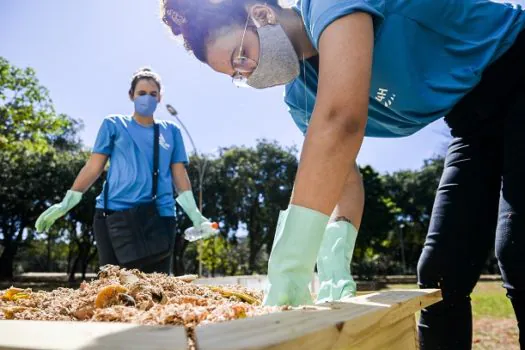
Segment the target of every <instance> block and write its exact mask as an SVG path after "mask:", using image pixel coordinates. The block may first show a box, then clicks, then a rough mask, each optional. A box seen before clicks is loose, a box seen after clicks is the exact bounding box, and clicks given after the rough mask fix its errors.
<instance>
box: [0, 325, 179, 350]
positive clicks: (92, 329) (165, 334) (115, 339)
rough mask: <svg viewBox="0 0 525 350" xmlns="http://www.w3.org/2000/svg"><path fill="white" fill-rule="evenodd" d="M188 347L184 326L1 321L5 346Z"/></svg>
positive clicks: (0, 341) (65, 349)
mask: <svg viewBox="0 0 525 350" xmlns="http://www.w3.org/2000/svg"><path fill="white" fill-rule="evenodd" d="M187 348H188V342H187V338H186V331H185V330H184V328H183V327H175V326H165V327H163V326H141V325H137V324H130V323H110V322H60V321H0V349H2V350H4V349H9V350H15V349H16V350H19V349H31V350H50V349H53V350H77V349H82V350H92V349H108V350H109V349H122V350H125V349H126V350H127V349H137V350H142V349H148V350H149V349H154V350H168V349H169V350H183V349H184V350H185V349H187Z"/></svg>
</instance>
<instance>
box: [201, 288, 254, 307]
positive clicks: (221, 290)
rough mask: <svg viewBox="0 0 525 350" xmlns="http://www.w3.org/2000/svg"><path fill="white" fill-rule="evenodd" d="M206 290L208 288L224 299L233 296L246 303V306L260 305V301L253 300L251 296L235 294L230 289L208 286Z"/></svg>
mask: <svg viewBox="0 0 525 350" xmlns="http://www.w3.org/2000/svg"><path fill="white" fill-rule="evenodd" d="M208 288H210V289H211V290H212V291H214V292H217V293H220V294H221V295H222V296H224V297H231V296H234V297H237V298H239V299H241V300H242V301H245V302H247V303H248V304H255V305H258V304H260V303H261V301H260V300H259V299H257V298H254V297H252V296H251V295H248V294H246V293H241V292H236V291H234V290H230V289H226V288H222V287H217V286H208Z"/></svg>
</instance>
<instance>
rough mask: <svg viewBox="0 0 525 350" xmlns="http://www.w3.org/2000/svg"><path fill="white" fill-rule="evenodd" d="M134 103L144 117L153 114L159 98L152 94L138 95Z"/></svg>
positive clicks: (136, 110)
mask: <svg viewBox="0 0 525 350" xmlns="http://www.w3.org/2000/svg"><path fill="white" fill-rule="evenodd" d="M133 103H134V104H135V112H137V113H138V114H140V115H141V116H143V117H151V116H153V112H155V109H157V98H156V97H154V96H151V95H141V96H137V97H136V98H135V100H134V101H133Z"/></svg>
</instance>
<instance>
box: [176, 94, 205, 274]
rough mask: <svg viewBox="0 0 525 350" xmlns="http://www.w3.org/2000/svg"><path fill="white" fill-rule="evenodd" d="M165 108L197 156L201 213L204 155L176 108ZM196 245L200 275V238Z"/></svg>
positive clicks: (200, 208) (200, 209)
mask: <svg viewBox="0 0 525 350" xmlns="http://www.w3.org/2000/svg"><path fill="white" fill-rule="evenodd" d="M166 109H167V110H168V113H169V114H171V115H172V116H173V117H174V118H175V119H177V121H178V122H179V124H180V125H181V126H182V128H183V129H184V131H185V132H186V135H188V138H189V139H190V142H191V146H192V147H193V152H194V153H195V156H196V157H197V158H199V166H198V167H197V172H198V176H199V211H200V212H201V213H202V182H203V180H204V167H205V165H206V163H205V162H204V156H203V157H200V156H199V153H198V152H197V147H196V146H195V142H193V138H192V137H191V134H190V132H189V131H188V129H187V128H186V126H185V125H184V123H183V122H182V120H180V118H179V117H178V113H177V110H176V109H175V108H174V107H173V106H172V105H170V104H167V105H166ZM197 247H198V248H197V251H198V258H197V259H198V260H199V276H202V263H201V259H202V241H201V240H199V241H198V242H197Z"/></svg>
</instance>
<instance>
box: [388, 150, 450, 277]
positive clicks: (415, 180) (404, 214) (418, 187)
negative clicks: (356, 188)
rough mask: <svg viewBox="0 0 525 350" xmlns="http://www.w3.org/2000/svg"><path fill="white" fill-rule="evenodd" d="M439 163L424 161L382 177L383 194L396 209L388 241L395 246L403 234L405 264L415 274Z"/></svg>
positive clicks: (433, 194)
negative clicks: (411, 167)
mask: <svg viewBox="0 0 525 350" xmlns="http://www.w3.org/2000/svg"><path fill="white" fill-rule="evenodd" d="M443 162H444V159H443V158H442V157H435V158H432V159H428V160H426V161H425V162H424V165H423V167H422V168H421V169H420V170H417V171H413V170H405V171H398V172H395V173H393V174H391V175H386V176H384V181H385V186H386V191H387V193H388V195H389V196H390V197H391V198H392V199H393V201H394V202H395V203H396V205H397V206H398V207H399V212H398V215H397V220H396V223H395V226H397V232H394V233H395V235H392V238H393V241H394V244H395V245H396V246H397V247H399V245H400V240H399V238H400V235H401V234H403V241H404V242H403V243H404V251H405V255H406V262H407V266H409V267H410V269H411V270H412V271H415V267H416V265H417V260H418V259H419V255H420V252H421V248H422V246H423V243H424V240H425V237H426V233H427V230H428V226H429V223H430V216H431V213H432V207H433V204H434V198H435V195H436V190H437V187H438V185H439V180H440V178H441V174H442V173H443ZM399 230H402V232H401V231H399ZM398 251H400V250H398ZM396 258H397V257H396Z"/></svg>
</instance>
